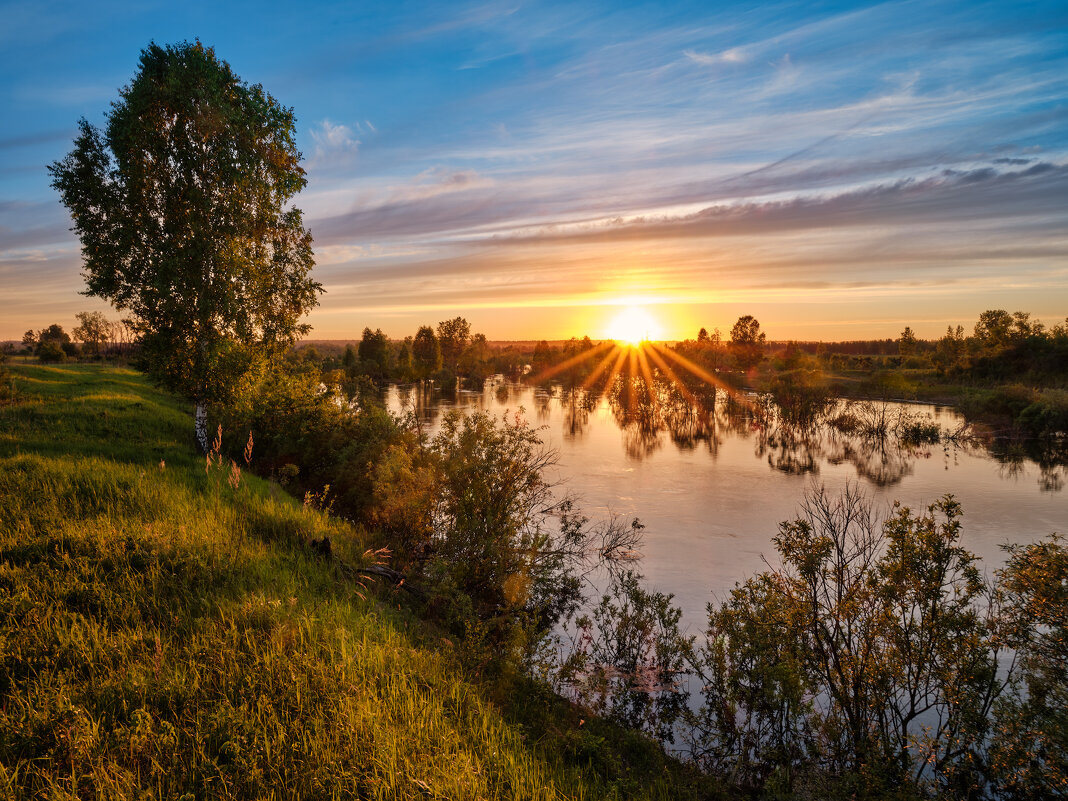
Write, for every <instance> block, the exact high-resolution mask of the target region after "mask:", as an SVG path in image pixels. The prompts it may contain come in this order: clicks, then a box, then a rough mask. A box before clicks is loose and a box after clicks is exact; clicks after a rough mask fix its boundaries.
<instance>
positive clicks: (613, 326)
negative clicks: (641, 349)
mask: <svg viewBox="0 0 1068 801" xmlns="http://www.w3.org/2000/svg"><path fill="white" fill-rule="evenodd" d="M608 336H609V337H610V338H611V339H614V340H616V342H622V343H626V344H628V345H638V344H640V343H642V342H645V341H647V340H658V339H661V331H660V323H658V322H657V321H656V318H655V317H653V315H651V314H650V313H649V312H648V310H647V309H645V308H644V307H642V306H627V307H625V308H623V309H620V311H619V314H617V315H616V316H615V317H614V318H612V322H611V323H609V324H608Z"/></svg>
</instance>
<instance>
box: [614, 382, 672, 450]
mask: <svg viewBox="0 0 1068 801" xmlns="http://www.w3.org/2000/svg"><path fill="white" fill-rule="evenodd" d="M657 384H658V382H656V381H653V382H649V381H647V380H646V379H645V377H644V376H640V375H637V376H636V375H627V374H621V375H618V376H616V379H615V381H613V382H612V384H611V385H609V386H608V387H607V391H606V396H607V398H608V406H609V408H610V409H611V410H612V416H613V417H614V418H615V420H616V424H617V425H618V426H619V427H620V429H621V430H622V432H623V446H624V448H625V450H626V452H627V455H628V456H629V457H631V458H632V459H642V458H644V457H646V456H648V455H650V454H651V453H653V452H654V451H656V450H657V449H658V448H659V447H660V445H661V437H660V434H661V432H662V431H663V430H664V428H665V425H664V417H663V414H662V404H661V398H660V393H661V390H662V388H661V387H658V386H657Z"/></svg>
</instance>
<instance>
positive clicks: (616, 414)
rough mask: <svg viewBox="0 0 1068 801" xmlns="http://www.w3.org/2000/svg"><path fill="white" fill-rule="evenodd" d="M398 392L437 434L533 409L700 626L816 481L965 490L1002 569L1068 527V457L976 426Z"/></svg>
mask: <svg viewBox="0 0 1068 801" xmlns="http://www.w3.org/2000/svg"><path fill="white" fill-rule="evenodd" d="M386 401H387V405H388V407H389V408H390V409H391V410H393V411H394V412H403V411H414V412H415V413H417V414H418V416H419V418H420V419H421V420H422V421H423V422H424V423H425V424H426V425H427V427H428V430H429V431H431V432H433V430H434V428H435V426H436V425H437V424H438V422H439V421H440V418H441V415H442V414H443V413H444V412H445V411H447V410H449V409H451V408H460V409H463V410H470V411H475V410H484V411H487V412H490V413H493V414H497V415H500V414H502V413H504V412H505V411H510V412H513V413H514V412H515V411H516V410H517V409H522V410H523V413H524V414H525V416H526V417H527V419H528V420H529V421H530V423H531V424H532V425H534V426H537V427H539V428H541V432H540V434H541V437H542V441H543V442H544V443H545V444H546V445H548V446H549V447H552V448H554V449H556V450H557V452H558V453H559V461H558V464H557V468H556V469H557V471H558V476H557V478H558V479H560V481H562V482H563V484H564V486H565V487H566V489H567V490H569V491H570V492H572V493H574V494H575V495H577V496H578V498H579V499H580V506H581V508H582V510H583V512H584V513H585V514H587V515H589V516H590V517H591V518H597V517H601V516H606V515H607V514H608V513H610V512H611V513H615V514H619V515H623V516H625V517H628V518H629V517H635V516H636V517H639V518H640V519H641V521H642V522H643V523H644V524H645V525H646V538H645V543H644V545H643V546H642V549H641V550H642V552H643V554H644V556H645V558H644V559H643V560H642V562H641V570H642V572H644V574H645V575H646V577H647V579H648V582H649V583H650V584H651V585H652V586H654V587H655V588H656V589H658V590H661V591H665V592H671V593H674V594H675V596H676V602H677V603H678V604H679V605H680V606H681V607H682V609H683V611H684V613H685V616H686V617H685V619H686V621H687V623H688V624H689V626H690V627H691V630H694V631H697V630H699V629H701V628H702V626H703V621H704V609H705V605H706V604H707V603H708V602H709V601H712V600H717V599H722V598H724V597H725V596H726V594H727V593H728V592H729V590H730V589H731V588H732V587H733V586H734V584H735V583H736V582H738V581H741V580H743V579H745V578H746V577H748V576H750V575H752V574H753V573H755V572H758V571H760V570H761V569H762V568H763V567H764V565H763V562H762V558H765V557H766V558H768V559H774V554H775V551H774V545H773V543H772V537H773V536H774V535H775V534H776V532H777V531H778V526H779V523H780V522H781V521H783V520H787V519H791V518H793V517H794V516H796V513H797V508H798V505H799V503H800V501H801V499H802V496H803V494H804V492H805V491H806V489H808V488H810V487H811V486H813V485H814V484H821V483H822V484H824V485H826V486H827V487H828V489H830V490H832V491H834V492H837V491H840V490H841V489H843V488H844V487H845V486H846V484H847V483H848V482H859V483H860V484H861V486H862V487H863V489H864V490H865V491H866V492H867V493H869V494H870V495H872V496H873V497H874V498H875V499H876V507H877V508H879V507H882V508H883V509H886V510H888V509H889V507H890V505H891V504H892V503H893V502H894V501H900V502H901V503H903V504H906V505H909V506H912V507H913V508H914V509H915V508H918V507H920V506H925V505H927V504H929V503H931V502H933V501H935V500H937V499H938V498H939V497H941V496H942V495H944V494H946V493H952V494H953V495H954V496H956V498H957V500H958V501H959V502H960V503H961V504H962V506H963V509H964V518H963V523H964V534H963V538H962V544H963V545H964V546H965V547H967V548H969V549H970V550H972V551H973V552H975V553H976V554H978V555H979V556H980V557H982V559H983V562H984V565H985V568H986V569H987V570H988V571H989V570H993V569H994V568H995V567H996V566H998V565H1000V564H1001V562H1002V553H1001V550H1000V547H999V546H1000V545H1001V544H1003V543H1009V542H1027V541H1031V540H1035V539H1038V538H1039V537H1042V536H1044V535H1047V534H1049V533H1051V532H1053V531H1059V532H1061V533H1064V532H1068V493H1066V492H1064V491H1063V490H1062V489H1061V486H1062V485H1063V483H1064V478H1065V467H1064V466H1063V465H1060V464H1057V463H1055V462H1054V463H1052V464H1046V465H1045V466H1040V464H1039V463H1036V462H1035V461H1032V460H1031V459H1028V458H1025V457H1024V455H1023V454H1019V453H1012V452H1003V453H1001V454H1000V460H999V458H995V456H994V455H992V454H991V453H990V452H989V451H988V450H987V449H986V448H985V447H984V446H983V445H981V444H979V443H974V442H969V441H967V440H963V439H962V440H959V441H951V442H939V443H935V444H918V445H902V444H900V443H899V441H898V439H897V438H896V437H890V438H882V439H880V438H872V437H865V436H862V435H857V434H855V433H843V432H842V431H840V430H837V429H835V428H834V427H832V426H829V425H822V426H818V427H811V428H810V429H809V430H808V431H806V432H803V433H798V432H797V431H796V430H791V429H790V428H789V427H787V426H783V425H781V424H779V422H778V420H777V418H776V415H775V413H774V410H769V408H768V407H767V405H766V404H763V403H762V402H761V401H760V400H759V399H757V398H756V397H755V396H749V397H748V398H746V399H745V400H744V401H739V400H737V399H735V400H732V399H730V398H729V397H728V396H727V395H726V394H725V393H723V392H722V391H721V392H720V393H719V395H718V396H715V397H713V400H712V403H711V404H709V405H708V406H707V407H704V408H701V409H698V407H696V406H695V405H694V404H693V403H691V402H690V400H689V399H687V398H683V397H681V396H678V397H676V398H672V397H664V396H662V397H660V398H659V399H656V398H651V397H650V396H649V393H647V392H645V391H644V390H643V388H642V387H641V386H639V387H638V389H637V391H635V390H634V389H633V388H632V387H628V388H625V389H623V390H620V391H609V392H605V393H604V394H603V395H597V394H594V393H585V392H583V391H581V390H565V389H562V388H561V387H554V388H552V389H546V388H541V387H537V388H536V387H532V386H528V385H521V384H513V383H506V382H503V381H499V380H496V381H489V382H487V383H486V386H485V388H484V389H483V390H482V391H461V392H458V393H456V395H455V396H452V397H450V396H442V394H441V393H438V392H434V391H430V390H428V389H422V390H421V389H419V388H418V387H414V386H408V387H397V386H393V387H390V388H389V390H388V392H387V395H386ZM852 408H853V412H854V413H856V414H865V413H867V414H871V415H880V416H882V417H883V418H892V419H895V420H896V419H898V418H899V416H900V415H907V419H910V420H914V421H925V422H928V423H929V422H935V423H937V424H938V425H939V426H940V427H941V429H942V430H943V432H950V431H955V430H957V429H958V428H959V427H960V425H961V422H962V420H961V418H960V417H959V416H958V415H957V414H955V413H954V412H953V411H952V410H951V409H945V408H939V407H935V406H930V405H922V404H901V403H885V404H878V405H877V406H874V405H873V406H872V407H871V408H870V409H867V410H866V411H865V409H864V408H863V407H852ZM708 409H711V411H708ZM841 413H842V412H841V411H839V412H837V414H839V415H840V414H841ZM833 414H835V413H833V412H832V416H833ZM1009 457H1011V458H1009Z"/></svg>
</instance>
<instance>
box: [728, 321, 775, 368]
mask: <svg viewBox="0 0 1068 801" xmlns="http://www.w3.org/2000/svg"><path fill="white" fill-rule="evenodd" d="M766 342H767V335H766V334H765V333H764V332H763V331H761V330H760V322H759V321H758V320H757V319H756V318H755V317H754V316H753V315H751V314H747V315H745V316H744V317H739V318H738V320H737V322H735V324H734V325H733V326H732V327H731V343H730V344H731V352H732V353H733V354H734V359H735V361H736V362H737V364H738V367H739V368H741V369H742V370H749V369H752V368H753V367H755V366H756V365H757V364H758V363H759V362H760V360H761V359H763V358H764V346H765V344H766Z"/></svg>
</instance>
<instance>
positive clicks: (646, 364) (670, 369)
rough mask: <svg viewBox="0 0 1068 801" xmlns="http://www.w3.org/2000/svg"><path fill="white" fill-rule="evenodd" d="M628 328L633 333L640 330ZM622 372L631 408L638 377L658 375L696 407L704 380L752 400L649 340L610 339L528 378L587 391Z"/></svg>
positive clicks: (652, 397) (652, 396) (647, 379)
mask: <svg viewBox="0 0 1068 801" xmlns="http://www.w3.org/2000/svg"><path fill="white" fill-rule="evenodd" d="M628 319H630V320H634V319H638V318H636V317H635V318H628ZM627 330H630V331H632V332H633V331H635V330H636V329H633V328H629V329H627ZM621 375H622V376H624V378H625V379H626V387H625V388H623V391H625V392H626V395H627V402H628V404H629V405H631V406H632V407H633V406H634V405H635V404H636V403H637V401H638V391H639V387H638V381H637V379H641V381H643V382H644V384H645V387H646V388H648V389H651V388H652V387H654V386H656V384H657V382H658V380H659V381H661V382H663V381H666V382H667V383H668V385H669V386H671V387H673V388H674V389H675V390H677V391H678V393H679V394H680V395H682V397H683V398H685V399H686V401H687V402H688V403H690V404H691V405H693V406H694V407H699V406H701V405H702V403H701V400H700V398H699V397H698V395H699V394H700V393H701V389H700V387H701V386H702V385H703V386H705V387H708V388H711V389H713V390H718V391H723V392H725V393H726V394H727V395H729V396H731V397H732V398H733V399H734V400H736V401H738V402H740V403H742V404H743V405H748V403H749V402H748V400H747V399H746V398H745V396H744V395H743V394H742V393H740V392H739V391H738V390H737V389H736V388H735V387H732V386H730V385H729V384H728V383H727V382H725V381H723V380H722V379H721V378H719V376H717V375H716V374H715V373H712V372H709V371H708V370H706V369H705V368H704V367H702V366H701V365H699V364H696V363H695V362H693V361H691V360H690V359H687V358H686V357H685V356H683V355H681V354H680V353H677V352H676V351H675V350H674V349H672V348H669V347H667V346H665V345H664V344H662V343H660V342H653V341H649V340H638V341H637V342H632V341H631V340H630V339H627V340H623V341H615V340H605V341H603V342H601V343H599V344H596V345H593V346H592V347H588V348H586V349H585V350H581V351H579V352H578V353H574V354H570V355H567V358H565V359H564V360H562V361H560V362H558V363H557V364H554V365H552V366H550V367H546V368H544V369H542V370H540V371H538V372H536V373H534V374H533V375H531V376H530V378H529V379H527V380H529V381H530V382H531V383H533V384H539V383H544V382H546V381H550V380H552V379H557V380H563V381H565V382H569V383H571V385H572V386H575V387H577V388H580V389H582V390H583V391H587V392H588V391H591V390H594V389H595V388H597V387H600V388H602V389H604V390H607V389H610V388H611V387H613V386H615V384H616V381H617V379H618V378H619V377H620V376H621ZM695 389H696V391H695ZM647 394H648V398H649V402H651V403H652V404H653V405H654V406H655V405H657V404H658V403H659V400H658V398H657V395H656V393H655V392H648V393H647Z"/></svg>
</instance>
